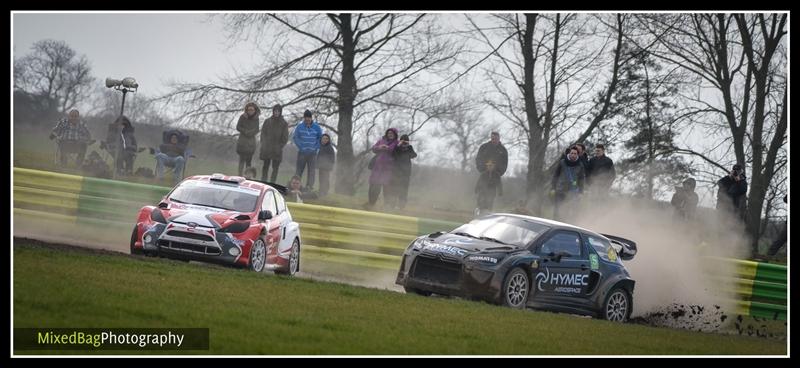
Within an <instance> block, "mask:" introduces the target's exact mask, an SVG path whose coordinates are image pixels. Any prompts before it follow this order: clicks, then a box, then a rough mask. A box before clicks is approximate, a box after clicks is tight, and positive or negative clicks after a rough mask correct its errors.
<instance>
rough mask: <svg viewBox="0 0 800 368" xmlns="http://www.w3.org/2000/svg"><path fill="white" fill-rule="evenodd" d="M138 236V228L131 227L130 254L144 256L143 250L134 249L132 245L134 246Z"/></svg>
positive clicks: (135, 226)
mask: <svg viewBox="0 0 800 368" xmlns="http://www.w3.org/2000/svg"><path fill="white" fill-rule="evenodd" d="M137 235H139V226H138V225H133V233H132V234H131V254H136V255H139V254H144V249H136V248H134V245H135V244H136V237H137Z"/></svg>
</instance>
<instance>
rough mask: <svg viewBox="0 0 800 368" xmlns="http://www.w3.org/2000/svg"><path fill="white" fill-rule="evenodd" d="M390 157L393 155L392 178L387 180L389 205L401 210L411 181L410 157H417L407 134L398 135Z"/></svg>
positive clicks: (406, 199)
mask: <svg viewBox="0 0 800 368" xmlns="http://www.w3.org/2000/svg"><path fill="white" fill-rule="evenodd" d="M392 157H394V169H393V172H392V178H391V179H390V180H389V191H390V197H391V200H390V205H391V206H392V207H395V208H397V209H401V210H402V209H403V208H404V207H405V206H406V202H407V201H408V186H409V184H410V183H411V159H413V158H416V157H417V153H416V152H414V146H412V145H411V143H410V140H409V138H408V134H403V135H401V136H400V142H399V143H398V144H397V146H396V147H395V148H394V151H392Z"/></svg>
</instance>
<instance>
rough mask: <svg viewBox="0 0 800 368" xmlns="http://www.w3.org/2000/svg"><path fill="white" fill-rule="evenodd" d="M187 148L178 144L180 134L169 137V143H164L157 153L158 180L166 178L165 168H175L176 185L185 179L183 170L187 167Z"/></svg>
mask: <svg viewBox="0 0 800 368" xmlns="http://www.w3.org/2000/svg"><path fill="white" fill-rule="evenodd" d="M185 153H186V146H185V145H183V144H181V143H179V142H178V134H177V133H172V134H170V135H169V141H168V143H163V144H161V146H160V147H159V152H157V153H156V178H157V179H159V180H162V179H163V178H164V166H167V167H174V168H175V170H174V180H175V184H178V182H179V181H180V180H181V179H183V168H184V166H185V165H186V158H185V157H184V155H185Z"/></svg>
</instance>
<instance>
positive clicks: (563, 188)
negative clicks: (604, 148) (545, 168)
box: [550, 146, 586, 219]
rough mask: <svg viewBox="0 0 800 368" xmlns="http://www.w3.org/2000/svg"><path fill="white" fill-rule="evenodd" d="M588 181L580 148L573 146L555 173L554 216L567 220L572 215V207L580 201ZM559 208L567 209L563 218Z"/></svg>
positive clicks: (552, 192) (553, 185)
mask: <svg viewBox="0 0 800 368" xmlns="http://www.w3.org/2000/svg"><path fill="white" fill-rule="evenodd" d="M585 180H586V169H585V168H584V166H583V162H581V160H580V159H579V158H578V147H576V146H572V147H570V149H569V154H568V155H567V158H566V159H562V160H561V162H559V164H558V166H556V170H555V172H554V173H553V183H552V188H553V189H552V190H551V191H550V194H551V195H552V196H553V197H554V207H553V216H554V217H555V218H556V219H562V218H564V219H566V218H568V217H569V216H570V215H571V212H572V211H571V209H570V208H571V206H573V205H575V203H576V202H577V201H578V200H579V199H580V196H581V194H582V193H583V186H584V182H585ZM559 207H567V208H566V209H567V211H565V212H567V213H566V214H564V216H563V217H560V216H559Z"/></svg>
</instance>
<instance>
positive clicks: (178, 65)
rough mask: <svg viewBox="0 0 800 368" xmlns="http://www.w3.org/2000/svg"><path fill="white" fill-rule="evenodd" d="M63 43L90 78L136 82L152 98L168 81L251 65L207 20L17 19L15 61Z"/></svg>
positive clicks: (206, 77)
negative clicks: (83, 59) (86, 65)
mask: <svg viewBox="0 0 800 368" xmlns="http://www.w3.org/2000/svg"><path fill="white" fill-rule="evenodd" d="M47 38H51V39H55V40H63V41H65V42H66V43H67V44H68V45H69V46H70V47H72V48H73V49H74V50H75V51H76V52H77V53H78V54H85V55H86V56H87V57H88V59H89V61H90V62H91V65H92V74H93V75H94V76H95V77H97V78H98V79H100V80H105V78H106V77H112V78H115V79H122V78H124V77H134V78H136V80H137V81H138V82H139V86H140V91H141V92H143V93H145V94H147V95H148V96H154V95H157V94H159V93H161V92H164V91H165V84H166V82H167V81H168V80H170V79H178V80H183V81H196V82H203V81H211V80H214V79H215V77H216V75H218V74H221V73H225V72H227V71H229V70H230V67H231V65H242V64H243V63H249V62H251V56H252V55H251V52H250V51H249V50H247V49H246V46H245V45H236V46H235V47H233V48H231V49H230V50H228V49H226V44H225V33H224V32H223V31H222V28H221V26H220V23H219V22H207V16H206V15H205V14H194V13H192V14H189V13H158V14H155V13H150V14H113V13H112V14H109V13H94V14H86V13H83V14H81V13H58V14H52V13H51V14H45V13H15V14H14V15H13V45H14V50H13V51H14V55H15V56H21V55H25V54H28V53H29V52H30V47H31V45H32V44H33V43H34V42H36V41H39V40H42V39H47Z"/></svg>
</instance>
